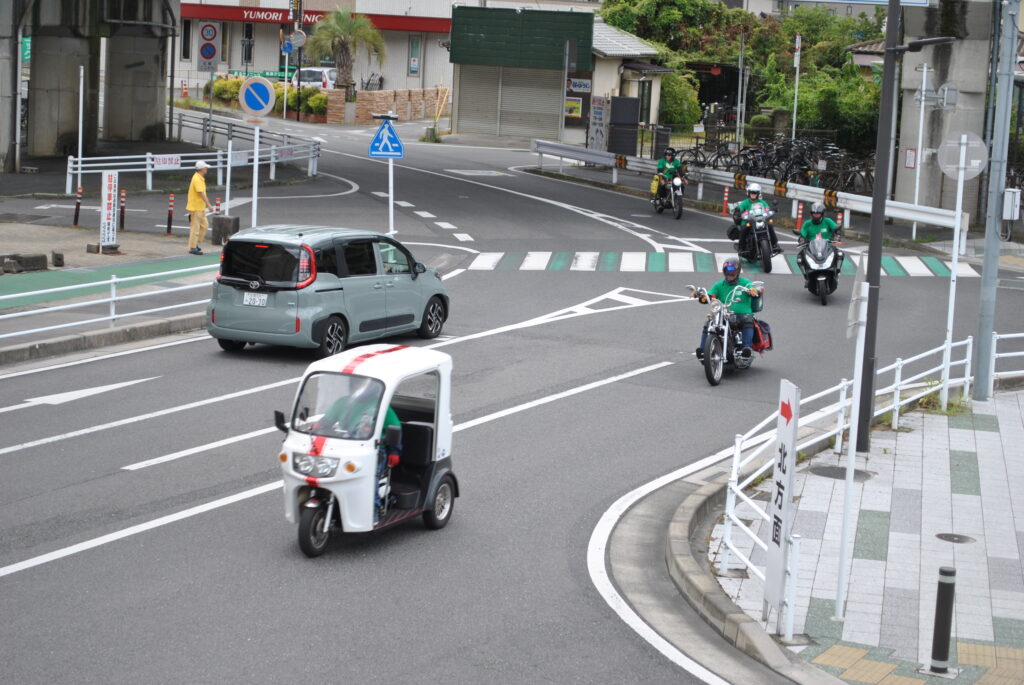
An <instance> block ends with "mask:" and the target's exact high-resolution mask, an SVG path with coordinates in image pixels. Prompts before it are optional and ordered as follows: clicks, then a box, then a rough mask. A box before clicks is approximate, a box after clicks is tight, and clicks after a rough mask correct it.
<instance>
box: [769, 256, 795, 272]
mask: <svg viewBox="0 0 1024 685" xmlns="http://www.w3.org/2000/svg"><path fill="white" fill-rule="evenodd" d="M772 273H773V274H788V273H792V270H791V269H790V268H789V262H788V261H786V255H784V254H777V255H775V256H774V257H772Z"/></svg>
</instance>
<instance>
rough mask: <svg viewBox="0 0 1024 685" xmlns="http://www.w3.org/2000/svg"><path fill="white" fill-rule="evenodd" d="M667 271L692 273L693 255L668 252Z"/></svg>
mask: <svg viewBox="0 0 1024 685" xmlns="http://www.w3.org/2000/svg"><path fill="white" fill-rule="evenodd" d="M668 270H669V271H675V272H679V271H688V272H692V271H693V255H692V254H691V253H689V252H670V253H669V255H668Z"/></svg>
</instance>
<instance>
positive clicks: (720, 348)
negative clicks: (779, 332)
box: [687, 281, 773, 386]
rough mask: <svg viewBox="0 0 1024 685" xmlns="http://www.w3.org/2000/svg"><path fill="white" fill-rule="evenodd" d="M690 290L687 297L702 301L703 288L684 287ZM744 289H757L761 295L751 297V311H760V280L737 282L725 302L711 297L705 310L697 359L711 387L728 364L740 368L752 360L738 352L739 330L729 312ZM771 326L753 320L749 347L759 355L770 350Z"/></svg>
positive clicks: (706, 293)
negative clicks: (705, 333) (704, 333)
mask: <svg viewBox="0 0 1024 685" xmlns="http://www.w3.org/2000/svg"><path fill="white" fill-rule="evenodd" d="M687 287H688V288H689V289H690V296H691V297H693V298H695V299H698V300H702V299H705V298H707V297H708V291H707V288H698V287H696V286H693V285H690V286H687ZM747 288H757V289H758V290H760V291H761V296H760V297H758V298H753V301H754V302H756V303H757V304H756V305H755V307H754V309H755V311H761V309H763V307H764V304H763V300H764V281H753V282H752V283H751V284H750V285H749V286H742V285H737V286H736V287H735V288H733V289H732V292H730V293H729V296H728V297H727V298H726V300H727V301H726V302H722V301H720V300H716V299H711V300H710V304H711V311H710V312H708V315H707V318H708V322H707V331H708V337H707V339H706V340H705V341H704V347H703V355H702V358H701V359H700V360H699V361H700V362H701V363H702V364H703V365H704V376H705V377H706V378H707V380H708V383H709V384H711V385H712V386H715V385H718V384H719V383H721V382H722V375H723V373H724V371H725V366H726V365H727V364H728V365H731V366H732V367H733V368H735V369H738V370H740V371H742V370H744V369H748V368H750V365H751V364H753V363H754V357H753V355H751V356H750V357H744V356H743V355H742V354H740V351H741V350H742V349H743V331H742V329H741V328H740V326H739V325H738V322H737V321H736V315H735V314H733V313H732V312H731V311H729V307H730V305H732V303H733V302H735V301H736V299H738V296H739V294H740V293H742V291H743V290H746V289H747ZM772 347H773V345H772V337H771V328H770V327H769V326H768V324H767V322H765V321H761V320H760V319H757V318H755V319H754V344H753V345H752V346H751V349H752V350H753V351H754V352H758V353H760V354H763V353H764V352H766V351H767V350H770V349H772Z"/></svg>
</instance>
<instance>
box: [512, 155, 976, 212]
mask: <svg viewBox="0 0 1024 685" xmlns="http://www.w3.org/2000/svg"><path fill="white" fill-rule="evenodd" d="M530 150H531V151H532V152H536V153H537V156H538V159H539V161H538V166H539V167H540V168H541V169H543V168H544V161H543V160H544V155H549V156H551V157H557V158H558V159H559V165H561V162H562V160H565V159H571V160H574V161H579V162H584V163H586V164H596V165H599V166H607V167H610V168H611V170H612V183H618V170H619V169H627V170H629V171H638V172H641V173H650V174H653V173H655V172H656V171H657V169H658V165H657V162H656V161H654V160H649V159H642V158H640V157H631V156H629V155H616V154H613V153H611V152H604V151H602V150H591V149H588V148H582V147H579V146H577V145H569V144H567V143H555V142H552V141H548V140H534V141H533V142H532V143H531V146H530ZM689 176H690V178H691V180H696V181H697V199H698V200H700V199H703V192H704V188H703V186H704V184H705V183H711V184H713V185H717V186H722V187H726V188H737V189H744V188H746V186H747V184H748V183H760V184H761V185H762V186H763V187H764V190H765V193H766V194H767V193H768V191H769V190H771V191H772V192H773V193H774V195H775V196H776V197H784V198H787V199H791V200H795V201H798V202H821V203H823V204H824V205H825V206H826V207H829V208H832V209H842V210H845V211H847V212H859V213H861V214H870V213H871V207H872V202H873V199H872V198H871V197H869V196H867V195H854V194H853V193H843V192H838V191H832V190H825V189H824V188H816V187H814V186H805V185H800V184H797V183H789V182H788V181H780V180H778V179H773V178H763V177H760V176H748V175H746V174H734V173H730V172H728V171H721V170H719V169H705V168H702V167H690V168H689ZM885 215H886V216H887V217H889V218H893V219H905V220H907V221H916V222H918V223H923V224H930V225H932V226H941V227H943V228H951V229H952V228H956V212H955V211H953V210H951V209H941V208H938V207H927V206H925V205H915V204H911V203H909V202H897V201H895V200H886V203H885ZM969 218H970V216H969V215H968V214H967V213H966V212H965V213H964V214H963V223H962V224H961V226H962V227H963V229H964V230H966V228H967V226H969V225H970V222H969V221H968V219H969Z"/></svg>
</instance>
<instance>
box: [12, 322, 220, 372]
mask: <svg viewBox="0 0 1024 685" xmlns="http://www.w3.org/2000/svg"><path fill="white" fill-rule="evenodd" d="M210 339H211V338H210V336H208V335H206V333H205V332H204V333H203V334H202V335H197V336H195V337H194V338H188V339H187V340H175V341H174V342H169V343H160V344H159V345H147V346H146V347H140V348H138V349H135V350H125V351H123V352H112V353H110V354H104V355H100V356H99V357H89V358H88V359H76V360H75V361H73V362H62V363H60V364H53V365H52V366H42V367H39V368H38V369H26V370H24V371H15V372H13V373H7V374H4V375H2V376H0V381H2V380H4V379H6V378H17V377H18V376H27V375H29V374H33V373H39V372H40V371H53V370H56V369H64V368H67V367H69V366H78V365H79V364H90V363H92V362H98V361H102V360H104V359H113V358H115V357H123V356H125V355H129V354H139V353H140V352H149V351H150V350H159V349H161V348H164V347H173V346H174V345H184V344H186V343H193V342H199V341H200V340H210Z"/></svg>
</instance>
